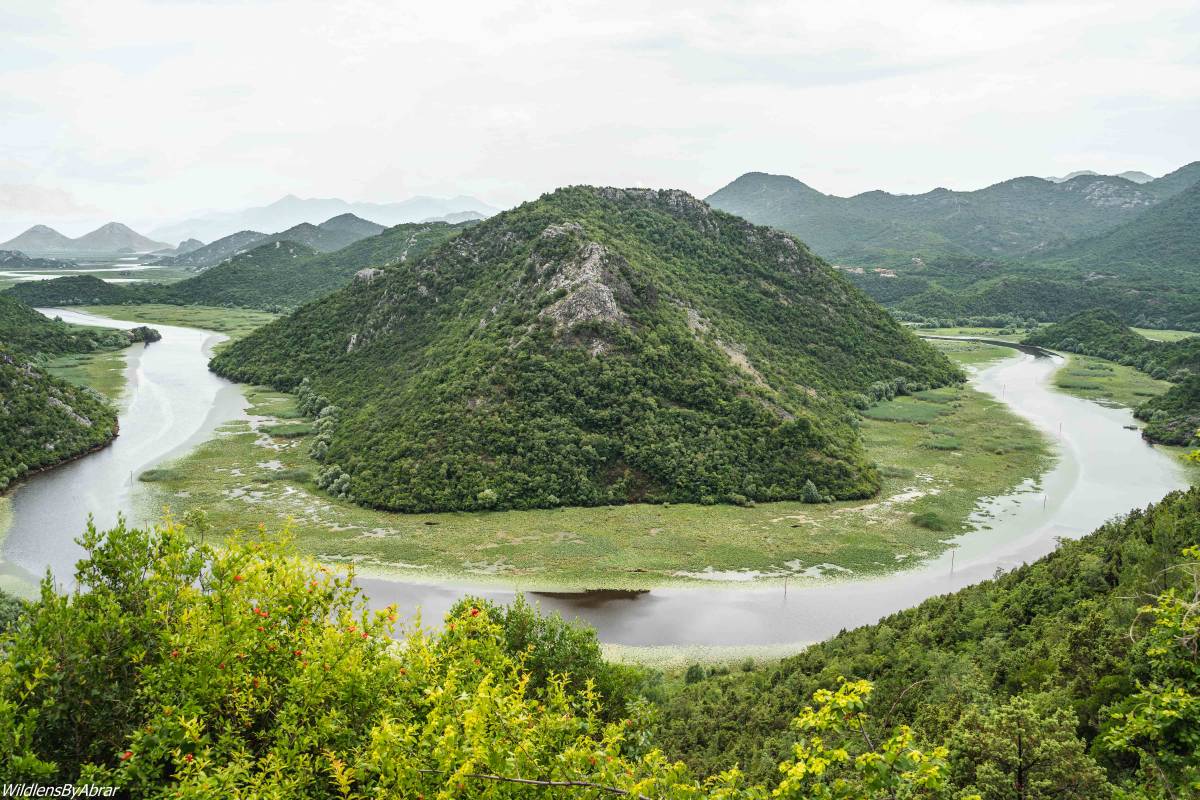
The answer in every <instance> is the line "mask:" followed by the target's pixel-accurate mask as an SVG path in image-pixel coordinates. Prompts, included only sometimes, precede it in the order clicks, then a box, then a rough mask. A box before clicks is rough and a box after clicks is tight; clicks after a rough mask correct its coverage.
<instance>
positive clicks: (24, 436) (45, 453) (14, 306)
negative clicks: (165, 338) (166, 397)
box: [0, 281, 159, 491]
mask: <svg viewBox="0 0 1200 800" xmlns="http://www.w3.org/2000/svg"><path fill="white" fill-rule="evenodd" d="M34 282H35V283H37V281H34ZM158 338H159V334H158V331H155V330H153V329H152V328H146V327H137V328H133V329H132V330H128V331H122V330H110V329H106V328H85V327H81V326H78V325H68V324H67V323H65V322H63V321H62V320H58V319H49V318H47V317H45V316H43V315H42V314H40V313H39V312H38V311H36V310H35V309H33V308H30V307H29V306H27V305H25V304H24V303H21V302H19V301H18V300H16V299H14V298H12V297H6V296H4V295H0V491H3V490H4V489H5V488H7V487H8V486H9V485H10V484H11V483H12V482H13V481H14V480H16V479H18V478H20V477H21V476H22V475H24V474H26V473H27V472H30V471H33V470H38V469H44V468H46V467H49V466H53V465H54V464H57V463H59V462H61V461H64V460H66V459H69V458H73V457H75V456H77V455H80V454H81V453H85V452H87V451H88V450H91V449H94V448H96V447H100V446H101V445H103V444H105V443H107V442H108V441H110V440H111V439H112V438H113V437H114V436H116V434H117V412H116V409H114V408H113V407H112V406H110V405H109V403H108V402H107V401H106V400H105V399H104V398H102V397H101V396H100V395H98V394H96V393H95V392H93V391H91V390H90V389H84V388H80V387H78V386H72V385H71V384H69V383H66V382H65V381H61V380H59V379H58V378H55V377H53V376H51V375H48V374H46V372H45V371H44V370H43V369H42V367H41V365H40V362H42V361H43V360H44V358H45V357H47V356H56V355H62V354H64V353H90V352H93V351H97V350H115V349H119V348H122V347H128V346H129V345H130V344H132V343H134V342H152V341H155V340H156V339H158Z"/></svg>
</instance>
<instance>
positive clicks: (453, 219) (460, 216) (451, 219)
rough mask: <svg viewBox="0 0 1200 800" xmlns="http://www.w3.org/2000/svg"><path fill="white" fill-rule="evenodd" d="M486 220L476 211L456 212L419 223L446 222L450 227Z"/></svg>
mask: <svg viewBox="0 0 1200 800" xmlns="http://www.w3.org/2000/svg"><path fill="white" fill-rule="evenodd" d="M484 219H487V217H486V216H484V215H483V214H480V213H479V212H478V211H456V212H454V213H453V214H444V215H442V216H440V217H429V218H428V219H423V220H421V222H448V223H450V224H451V225H456V224H458V223H460V222H478V221H479V220H484Z"/></svg>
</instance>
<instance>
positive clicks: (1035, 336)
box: [1024, 309, 1200, 445]
mask: <svg viewBox="0 0 1200 800" xmlns="http://www.w3.org/2000/svg"><path fill="white" fill-rule="evenodd" d="M1024 341H1025V343H1026V344H1036V345H1039V346H1041V347H1049V348H1052V349H1055V350H1065V351H1067V352H1070V353H1082V354H1083V355H1089V356H1097V357H1099V358H1106V359H1108V360H1109V361H1116V362H1117V363H1119V364H1125V365H1127V366H1131V367H1135V368H1136V369H1139V370H1141V371H1143V372H1145V373H1148V374H1149V375H1151V376H1153V377H1155V378H1161V379H1163V380H1170V381H1173V382H1174V383H1175V385H1174V386H1172V387H1171V388H1170V389H1168V390H1167V392H1166V393H1165V394H1162V395H1160V396H1158V397H1152V398H1150V399H1149V400H1147V401H1146V402H1145V403H1143V404H1142V405H1140V406H1139V407H1138V408H1136V409H1134V416H1135V417H1137V418H1138V419H1140V420H1144V421H1145V422H1146V427H1145V429H1144V430H1143V432H1142V435H1143V436H1145V437H1146V438H1147V439H1148V440H1150V441H1152V442H1162V443H1164V444H1178V445H1186V444H1188V443H1190V442H1191V441H1192V440H1193V439H1194V438H1195V437H1196V431H1197V430H1198V429H1200V336H1190V337H1188V338H1186V339H1180V340H1178V341H1174V342H1156V341H1151V340H1150V339H1147V338H1146V337H1144V336H1141V335H1140V334H1138V333H1137V332H1136V331H1133V330H1130V329H1129V328H1128V327H1126V326H1125V324H1124V323H1123V322H1122V321H1121V318H1120V317H1119V316H1118V315H1117V314H1115V313H1114V312H1113V311H1111V310H1109V309H1093V310H1090V311H1084V312H1080V313H1079V314H1075V315H1074V316H1072V317H1070V318H1068V319H1066V320H1064V321H1063V322H1061V323H1058V324H1056V325H1049V326H1047V327H1045V328H1042V329H1040V330H1037V331H1035V332H1033V333H1031V334H1029V335H1028V336H1026V337H1025V339H1024Z"/></svg>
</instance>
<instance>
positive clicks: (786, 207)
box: [708, 162, 1200, 266]
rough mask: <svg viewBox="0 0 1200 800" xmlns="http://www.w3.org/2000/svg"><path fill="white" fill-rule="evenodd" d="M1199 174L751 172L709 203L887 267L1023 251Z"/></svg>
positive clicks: (1047, 245)
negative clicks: (836, 186) (933, 176)
mask: <svg viewBox="0 0 1200 800" xmlns="http://www.w3.org/2000/svg"><path fill="white" fill-rule="evenodd" d="M1197 181H1200V162H1195V163H1192V164H1189V165H1187V166H1185V167H1182V168H1180V169H1178V170H1176V171H1175V172H1172V173H1171V174H1169V175H1165V176H1163V177H1161V178H1155V179H1152V180H1150V181H1148V182H1145V183H1138V182H1135V181H1133V180H1129V179H1128V178H1124V177H1121V176H1116V175H1086V174H1083V175H1076V176H1075V177H1072V178H1070V179H1069V180H1065V181H1062V182H1059V183H1055V182H1054V181H1050V180H1046V179H1044V178H1034V177H1024V178H1014V179H1012V180H1008V181H1004V182H1002V183H997V184H995V185H994V186H989V187H987V188H985V189H979V190H977V191H970V192H959V191H951V190H949V189H934V190H933V191H931V192H926V193H924V194H918V195H896V194H889V193H888V192H884V191H872V192H865V193H863V194H858V195H855V196H853V197H838V196H836V195H828V194H824V193H822V192H819V191H817V190H816V189H813V188H812V187H811V186H808V185H806V184H804V183H802V182H801V181H798V180H796V179H795V178H792V177H788V176H785V175H768V174H765V173H762V172H751V173H748V174H746V175H743V176H741V177H740V178H738V179H737V180H735V181H734V182H733V183H731V184H729V185H728V186H725V187H724V188H722V189H720V190H719V191H717V192H715V193H714V194H712V195H711V196H710V197H709V198H708V202H709V203H711V204H712V205H713V206H714V207H715V208H719V209H721V210H723V211H728V212H730V213H733V214H737V215H739V216H742V217H745V218H746V219H748V220H750V221H751V222H756V223H758V224H760V225H770V226H772V227H775V228H779V229H780V230H784V231H787V232H788V233H792V234H795V235H796V236H799V237H800V238H801V239H803V240H804V241H805V242H807V243H808V244H809V246H810V247H812V248H813V249H814V250H815V251H816V252H817V253H818V254H820V255H822V256H825V257H826V258H829V259H831V260H833V261H834V262H837V263H842V264H850V265H855V264H864V265H873V266H890V265H900V264H907V263H908V262H909V261H910V259H912V258H913V257H920V258H927V257H929V256H947V255H949V256H967V257H976V258H981V257H982V258H1024V257H1029V256H1034V255H1037V254H1039V253H1041V252H1044V251H1050V250H1054V249H1057V248H1059V247H1061V246H1064V245H1066V244H1067V243H1068V242H1070V241H1072V240H1075V239H1081V238H1084V237H1090V236H1096V235H1098V234H1100V233H1103V232H1104V231H1106V230H1109V229H1111V228H1114V227H1116V226H1117V225H1120V224H1121V223H1123V222H1127V221H1129V220H1131V219H1133V218H1134V217H1136V216H1137V215H1138V214H1140V213H1141V212H1143V211H1145V210H1146V209H1148V208H1150V207H1152V206H1154V205H1156V204H1158V203H1161V202H1163V201H1165V200H1168V199H1169V198H1171V197H1174V196H1175V195H1177V194H1179V193H1180V192H1182V191H1184V190H1185V189H1186V188H1188V187H1189V186H1191V185H1192V184H1195V183H1196V182H1197Z"/></svg>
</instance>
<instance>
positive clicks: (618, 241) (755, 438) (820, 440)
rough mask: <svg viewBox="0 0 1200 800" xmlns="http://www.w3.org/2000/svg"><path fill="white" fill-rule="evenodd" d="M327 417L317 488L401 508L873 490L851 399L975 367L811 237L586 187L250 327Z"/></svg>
mask: <svg viewBox="0 0 1200 800" xmlns="http://www.w3.org/2000/svg"><path fill="white" fill-rule="evenodd" d="M211 367H212V369H213V370H214V371H216V372H217V373H218V374H221V375H224V376H226V377H230V378H233V379H236V380H242V381H249V382H254V383H267V384H271V385H274V386H277V387H279V388H283V389H288V390H296V391H299V392H300V394H301V397H302V403H303V404H304V406H305V407H306V408H307V409H308V410H310V411H320V410H321V409H322V408H324V411H322V427H323V431H324V433H323V435H322V437H321V438H320V440H319V444H318V448H319V450H320V451H321V453H320V457H321V458H322V459H323V460H324V461H325V463H326V467H325V468H324V470H323V471H322V473H321V477H320V485H321V486H322V487H330V488H331V490H332V491H334V492H335V493H338V494H341V495H344V496H349V497H353V498H355V499H356V500H357V501H358V502H362V503H365V504H369V505H372V506H378V507H382V508H389V509H397V510H405V511H426V510H433V509H478V508H530V507H543V506H558V505H594V504H601V503H612V502H631V501H639V500H652V501H666V500H672V501H673V500H681V501H682V500H687V501H701V502H749V501H751V500H766V499H783V498H801V497H807V498H810V499H811V500H819V499H822V498H827V497H837V498H850V497H864V496H868V495H871V494H873V493H874V492H875V491H877V489H878V486H879V478H878V475H877V473H876V471H875V469H874V467H873V466H871V465H870V464H869V463H868V461H867V459H866V456H865V454H864V452H863V448H862V444H861V441H860V439H859V437H858V434H857V432H856V430H855V428H854V425H853V421H852V416H851V414H850V413H848V411H847V403H857V404H860V405H863V404H867V403H869V402H870V399H869V397H870V396H878V395H879V394H880V393H886V392H889V391H895V390H896V389H897V388H899V389H900V390H903V389H904V388H906V387H908V388H911V389H919V388H922V387H925V386H930V385H940V384H945V383H948V382H952V381H956V380H958V379H959V377H960V376H959V373H958V370H957V369H956V368H955V367H953V366H952V365H951V364H950V362H949V361H948V360H947V359H946V358H945V357H944V356H942V355H941V354H940V353H938V352H937V351H936V350H934V349H933V348H932V347H930V346H929V345H927V344H926V343H924V342H922V341H920V340H919V339H917V338H916V337H914V336H913V335H912V334H911V333H910V332H909V331H907V330H906V329H905V328H903V327H901V326H900V325H899V324H898V323H896V322H895V321H894V320H893V319H892V318H891V317H890V316H889V315H888V314H886V313H885V312H884V311H883V310H882V309H880V308H879V307H878V306H877V305H875V304H874V303H873V302H871V301H870V300H869V299H868V298H867V297H866V296H865V295H864V294H862V293H861V292H860V291H859V290H857V289H856V288H854V287H853V286H852V285H851V284H849V283H848V282H847V281H846V280H845V279H844V278H842V277H840V276H839V275H838V274H837V273H836V272H835V271H833V270H832V269H831V268H830V267H829V266H828V265H827V264H826V263H824V262H823V261H821V260H820V259H819V258H817V257H815V256H814V255H813V254H812V253H811V252H809V250H808V249H807V248H806V247H805V246H804V245H803V244H801V243H800V242H798V241H796V240H795V239H793V238H792V237H791V236H788V235H786V234H783V233H780V232H778V231H774V230H770V229H767V228H762V227H757V226H754V225H751V224H749V223H747V222H746V221H744V220H742V219H739V218H737V217H734V216H731V215H729V214H725V213H722V212H720V211H716V210H714V209H712V208H710V207H709V206H708V205H706V204H705V203H703V202H701V201H699V200H697V199H695V198H693V197H691V196H690V195H687V194H685V193H683V192H679V191H652V190H642V189H611V188H593V187H572V188H568V189H561V190H559V191H556V192H554V193H552V194H549V195H545V196H543V197H542V198H540V199H539V200H537V201H534V202H530V203H526V204H524V205H522V206H520V207H518V208H516V209H513V210H511V211H506V212H502V213H501V214H498V215H497V216H495V217H492V218H491V219H489V220H487V221H485V222H481V223H478V224H476V225H474V226H472V227H470V228H469V229H468V230H466V231H464V232H463V233H461V234H460V235H459V236H457V237H455V238H453V239H451V240H450V241H448V242H446V243H445V244H443V245H441V246H440V247H437V248H435V249H433V250H432V251H430V252H429V253H427V254H426V255H425V256H423V257H421V258H419V259H416V260H412V261H408V262H406V263H405V264H403V265H401V266H398V267H396V268H392V269H387V270H370V269H369V270H363V271H362V272H361V273H359V274H357V275H356V276H355V279H354V280H353V281H352V283H351V284H350V285H349V286H347V287H346V288H344V289H342V290H340V291H338V292H335V293H334V294H331V295H329V296H327V297H324V298H322V299H320V300H317V301H315V302H313V303H310V304H309V305H307V306H304V307H303V308H301V309H299V310H298V311H296V312H295V313H294V314H292V315H290V316H288V317H284V318H281V319H280V320H277V321H276V322H273V323H271V324H269V325H267V326H265V327H263V328H261V329H259V330H258V331H256V332H255V333H253V334H251V335H250V336H248V337H247V338H245V339H242V340H240V341H238V342H236V343H234V344H232V345H231V346H230V347H228V348H227V349H225V350H223V351H222V352H221V353H220V354H218V355H217V357H216V358H214V359H213V361H212V364H211Z"/></svg>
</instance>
